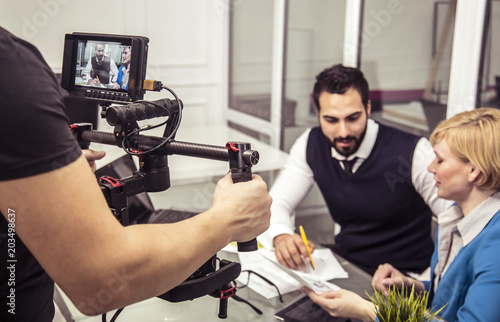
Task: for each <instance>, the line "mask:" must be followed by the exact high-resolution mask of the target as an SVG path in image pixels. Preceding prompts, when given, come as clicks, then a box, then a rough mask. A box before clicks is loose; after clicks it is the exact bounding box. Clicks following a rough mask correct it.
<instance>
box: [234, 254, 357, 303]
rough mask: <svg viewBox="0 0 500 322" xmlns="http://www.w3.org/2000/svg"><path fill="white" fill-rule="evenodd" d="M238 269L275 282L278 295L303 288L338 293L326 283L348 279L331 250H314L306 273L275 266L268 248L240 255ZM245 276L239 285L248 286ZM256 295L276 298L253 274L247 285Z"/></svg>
mask: <svg viewBox="0 0 500 322" xmlns="http://www.w3.org/2000/svg"><path fill="white" fill-rule="evenodd" d="M238 256H239V261H240V263H241V269H242V271H244V270H251V271H254V272H256V273H258V274H260V275H262V276H264V277H266V278H267V279H268V280H270V281H271V282H273V283H274V285H276V287H277V288H278V289H279V291H280V292H281V294H286V293H289V292H293V291H296V290H298V289H300V288H301V287H302V286H307V287H308V288H310V289H312V290H314V291H315V292H326V291H330V290H338V289H339V287H338V286H337V285H335V284H332V283H329V282H328V281H329V280H332V279H336V278H347V277H348V275H347V272H346V271H345V270H344V268H343V267H342V265H340V263H339V262H338V260H337V259H336V258H335V256H334V255H333V253H332V252H331V250H330V249H327V248H320V249H316V250H315V251H314V253H313V254H312V259H313V261H314V266H315V269H314V270H313V269H312V267H311V266H310V264H307V266H308V268H307V269H306V271H298V270H292V269H289V268H287V267H285V266H283V265H281V264H279V263H278V260H277V259H276V255H275V254H274V251H272V250H269V249H259V250H258V251H257V252H248V253H239V254H238ZM247 279H248V275H247V274H245V273H242V274H241V275H240V277H238V279H237V280H238V282H240V283H247ZM248 287H250V288H251V289H252V290H254V291H255V292H257V293H259V294H261V295H262V296H264V297H265V298H267V299H270V298H273V297H276V296H278V292H277V291H276V289H275V288H274V287H273V286H272V285H269V284H268V283H267V282H266V281H264V280H262V279H261V278H259V277H258V276H256V275H253V274H251V275H250V281H249V283H248Z"/></svg>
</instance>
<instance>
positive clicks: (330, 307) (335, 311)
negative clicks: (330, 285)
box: [301, 287, 376, 321]
mask: <svg viewBox="0 0 500 322" xmlns="http://www.w3.org/2000/svg"><path fill="white" fill-rule="evenodd" d="M301 290H302V291H303V292H304V293H306V294H307V296H309V298H311V300H312V301H313V302H314V303H316V304H318V305H319V306H321V307H322V308H323V309H324V310H325V311H327V312H328V313H330V315H331V316H334V317H343V318H350V319H357V320H362V321H374V320H375V319H376V313H375V307H374V306H373V304H372V303H371V302H369V301H367V300H365V299H363V298H362V297H361V296H359V295H357V294H356V293H353V292H351V291H347V290H339V291H330V292H325V293H321V294H317V293H315V292H314V291H313V290H311V289H309V288H307V287H303V288H302V289H301Z"/></svg>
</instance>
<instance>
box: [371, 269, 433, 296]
mask: <svg viewBox="0 0 500 322" xmlns="http://www.w3.org/2000/svg"><path fill="white" fill-rule="evenodd" d="M403 284H404V285H405V287H409V288H411V287H412V286H413V285H415V291H416V292H422V291H425V286H424V284H423V283H422V282H420V281H417V280H415V279H413V278H411V277H409V276H406V275H404V274H403V273H401V272H400V271H398V270H397V269H396V268H394V267H393V266H392V265H391V264H383V265H379V267H378V268H377V271H376V272H375V274H373V279H372V285H373V287H374V288H375V289H376V290H379V291H382V292H384V293H385V294H386V295H387V290H388V289H389V287H391V286H392V285H395V286H396V287H397V288H398V289H401V286H402V285H403Z"/></svg>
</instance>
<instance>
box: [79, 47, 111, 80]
mask: <svg viewBox="0 0 500 322" xmlns="http://www.w3.org/2000/svg"><path fill="white" fill-rule="evenodd" d="M86 70H90V79H89V80H88V82H87V83H88V84H89V85H93V86H99V85H100V84H103V85H107V84H109V82H110V80H111V79H110V72H111V74H112V75H113V78H116V77H117V75H118V68H117V67H116V63H115V62H114V61H113V59H111V58H110V57H108V56H106V55H104V44H97V46H96V49H95V56H93V57H92V58H90V60H89V61H88V63H87V67H86Z"/></svg>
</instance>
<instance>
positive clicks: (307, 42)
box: [282, 0, 345, 151]
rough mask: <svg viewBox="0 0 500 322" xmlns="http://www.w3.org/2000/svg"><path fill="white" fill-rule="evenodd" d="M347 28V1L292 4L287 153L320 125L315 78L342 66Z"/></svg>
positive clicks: (298, 0) (285, 103)
mask: <svg viewBox="0 0 500 322" xmlns="http://www.w3.org/2000/svg"><path fill="white" fill-rule="evenodd" d="M344 24H345V1H338V0H290V1H289V8H288V26H287V45H286V51H285V62H286V64H285V77H284V92H285V99H284V100H283V111H282V123H283V126H284V133H283V140H282V143H283V144H282V148H283V149H284V150H285V151H288V150H289V148H290V146H291V144H293V142H294V141H295V139H296V138H297V136H298V135H300V134H301V133H302V131H304V130H305V129H306V128H307V127H311V126H317V125H318V119H317V115H316V109H315V108H314V106H313V105H312V103H311V93H312V89H313V85H314V82H315V76H316V75H317V74H318V73H320V72H321V71H322V70H323V69H325V68H327V67H330V66H332V65H334V64H338V63H342V51H343V41H344Z"/></svg>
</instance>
